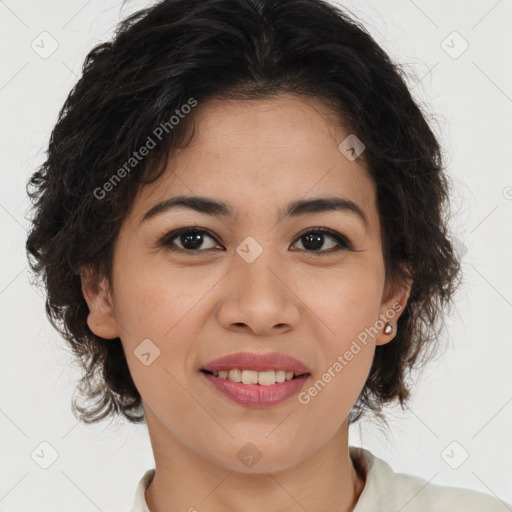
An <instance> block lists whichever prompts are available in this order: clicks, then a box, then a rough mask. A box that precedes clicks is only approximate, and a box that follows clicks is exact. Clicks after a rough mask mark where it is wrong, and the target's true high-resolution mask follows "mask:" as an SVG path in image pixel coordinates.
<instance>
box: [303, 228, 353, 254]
mask: <svg viewBox="0 0 512 512" xmlns="http://www.w3.org/2000/svg"><path fill="white" fill-rule="evenodd" d="M329 239H331V240H334V244H333V243H332V242H331V243H330V244H328V245H329V246H328V247H327V248H325V246H324V244H325V243H326V240H329ZM298 241H301V243H302V248H300V249H301V250H305V251H307V252H318V253H320V254H323V253H333V252H337V251H341V250H344V249H348V250H351V249H352V247H351V244H350V242H349V241H348V240H347V239H346V238H345V237H344V236H343V235H340V234H339V233H337V232H335V231H331V230H330V229H326V228H315V229H310V230H309V231H307V232H305V233H303V234H302V235H300V237H299V238H298ZM322 247H324V249H322Z"/></svg>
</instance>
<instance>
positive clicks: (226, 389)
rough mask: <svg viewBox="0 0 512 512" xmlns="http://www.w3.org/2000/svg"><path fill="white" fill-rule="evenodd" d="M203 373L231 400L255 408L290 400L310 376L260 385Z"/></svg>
mask: <svg viewBox="0 0 512 512" xmlns="http://www.w3.org/2000/svg"><path fill="white" fill-rule="evenodd" d="M201 373H202V374H203V375H204V376H205V377H206V378H207V379H208V380H209V381H210V382H211V383H212V384H213V386H214V387H215V389H217V390H218V391H220V392H221V393H223V394H224V395H226V396H227V397H228V398H231V400H234V401H235V402H237V403H239V404H242V405H247V406H249V407H255V408H262V407H270V406H272V405H277V404H280V403H281V402H284V401H285V400H288V399H289V398H291V397H292V396H294V395H296V394H297V393H298V392H299V391H300V389H301V388H302V386H303V385H304V382H305V381H306V380H307V379H308V378H309V374H306V375H302V376H300V377H296V378H295V379H291V380H285V381H284V382H276V383H275V384H271V385H270V386H260V385H259V384H242V383H241V382H233V381H231V380H229V379H221V378H219V377H215V376H213V375H210V374H209V373H205V372H201Z"/></svg>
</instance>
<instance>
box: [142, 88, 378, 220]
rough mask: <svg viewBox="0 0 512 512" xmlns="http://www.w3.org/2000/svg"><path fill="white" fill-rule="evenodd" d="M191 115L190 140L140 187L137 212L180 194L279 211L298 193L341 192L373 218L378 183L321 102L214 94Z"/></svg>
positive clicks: (346, 131)
mask: <svg viewBox="0 0 512 512" xmlns="http://www.w3.org/2000/svg"><path fill="white" fill-rule="evenodd" d="M193 115H194V138H193V140H192V142H191V144H190V145H189V146H188V147H187V148H185V149H180V150H176V151H174V152H172V153H171V155H170V157H169V161H168V166H167V169H166V172H165V174H164V175H163V176H162V178H160V179H159V180H158V181H157V182H155V183H154V184H151V185H149V186H146V187H144V188H143V189H142V190H141V192H140V194H139V196H138V198H137V200H136V202H135V203H136V204H134V209H133V214H134V216H135V217H137V218H138V219H140V218H141V217H142V216H143V215H144V213H145V212H146V211H147V208H148V207H150V206H151V205H153V204H155V203H156V202H158V201H161V200H164V199H167V198H169V197H170V196H172V195H181V194H187V195H200V196H207V197H212V198H215V199H221V200H222V201H224V202H227V203H229V204H232V205H233V207H234V208H235V210H236V211H238V210H241V211H242V210H243V211H244V213H245V212H247V211H251V212H253V213H254V212H256V211H257V210H261V209H262V208H264V209H266V210H272V211H273V212H274V214H275V212H276V211H277V210H279V209H282V206H284V205H285V204H288V203H289V202H291V201H294V200H297V199H300V198H307V197H309V196H310V197H313V196H314V197H318V196H322V195H323V196H327V195H329V196H332V195H340V196H343V197H347V198H349V199H351V200H352V201H354V202H356V203H357V204H358V205H359V206H360V207H361V208H362V209H363V210H364V211H365V213H366V214H367V216H368V217H369V218H371V217H372V216H373V217H375V214H376V210H375V187H374V183H373V180H372V179H371V178H370V177H369V176H368V173H367V170H366V168H365V165H364V163H363V161H362V158H358V159H356V160H353V161H351V160H349V159H348V158H346V156H344V154H343V153H342V152H341V151H340V149H339V145H340V143H341V142H342V141H344V140H345V139H346V138H347V137H348V136H349V135H350V134H351V131H350V129H348V128H347V127H346V126H343V125H342V120H340V119H339V117H338V116H337V115H336V114H335V113H334V112H332V111H331V110H330V109H329V108H328V107H327V106H326V105H325V104H324V103H323V102H322V101H321V100H319V99H315V98H302V97H297V96H293V95H280V96H278V97H275V98H273V99H269V100H251V101H243V100H236V101H235V100H219V99H216V100H209V101H207V102H205V103H204V104H199V105H198V106H197V107H196V110H195V111H194V114H193ZM370 220H372V219H370ZM373 220H375V218H374V219H373Z"/></svg>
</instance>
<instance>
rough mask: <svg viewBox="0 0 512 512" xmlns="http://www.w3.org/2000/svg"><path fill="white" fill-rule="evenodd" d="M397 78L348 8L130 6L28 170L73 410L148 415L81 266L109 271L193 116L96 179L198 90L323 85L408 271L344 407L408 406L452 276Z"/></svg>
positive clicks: (436, 161)
mask: <svg viewBox="0 0 512 512" xmlns="http://www.w3.org/2000/svg"><path fill="white" fill-rule="evenodd" d="M407 77H408V75H407V73H406V72H405V71H404V68H403V66H402V65H399V64H397V63H395V62H393V61H392V60H391V58H390V57H389V56H388V54H387V53H386V52H385V51H384V50H383V49H382V48H381V47H380V46H379V45H378V44H377V43H376V42H375V40H374V39H373V38H372V37H371V36H370V34H369V33H368V31H367V30H366V29H365V27H364V26H363V25H362V24H361V22H359V21H358V20H357V18H356V17H355V16H354V15H353V14H351V15H349V14H348V13H347V11H346V10H342V9H341V8H339V7H335V6H334V5H332V4H329V3H327V2H326V1H323V0H210V1H208V2H205V1H204V0H163V1H160V2H159V3H157V4H155V5H153V6H151V7H149V8H147V9H143V10H141V11H138V12H136V13H135V14H133V15H131V16H129V17H128V18H126V19H125V20H124V21H122V22H121V23H120V24H119V25H118V27H117V28H116V31H115V33H114V35H113V37H112V38H111V40H110V41H108V42H103V43H101V44H98V45H97V46H95V47H94V48H93V49H92V50H91V51H90V52H89V53H88V55H87V57H86V59H85V62H84V64H83V69H82V76H81V77H80V79H79V80H78V82H77V83H76V85H75V86H74V87H73V89H72V90H71V92H70V93H69V95H68V97H67V99H66V101H65V103H64V105H63V107H62V109H61V110H60V113H59V116H58V120H57V123H56V125H55V126H54V128H53V130H52V133H51V136H50V140H49V145H48V149H47V153H46V155H47V158H46V160H45V162H44V163H43V164H42V165H41V166H40V167H39V168H38V169H37V170H36V171H35V172H34V174H33V175H32V176H31V177H30V179H29V181H28V183H27V193H28V195H29V197H30V199H31V203H32V206H31V213H32V218H31V223H32V224H31V229H30V232H29V235H28V238H27V241H26V250H27V257H28V260H29V264H30V267H31V269H32V271H33V272H34V273H35V274H36V275H37V277H38V278H39V280H40V282H42V284H43V286H44V288H45V292H46V314H47V316H48V318H49V320H50V322H51V323H52V325H53V326H54V327H55V329H57V330H58V331H59V333H60V334H61V336H62V337H63V338H64V339H65V340H66V341H67V342H68V344H69V347H71V349H72V352H73V354H74V355H75V356H76V358H77V359H78V361H79V362H80V363H81V364H82V366H83V370H84V371H83V374H82V377H81V379H80V381H79V383H78V384H77V388H76V390H75V391H76V392H78V396H74V398H73V400H72V410H73V412H74V414H75V415H77V417H79V418H80V420H81V421H83V422H85V423H93V422H97V421H99V420H101V419H103V418H105V417H106V416H109V415H116V414H119V415H122V416H124V418H126V419H127V420H128V421H130V422H133V423H137V422H142V421H144V411H143V407H142V401H141V396H140V394H139V392H138V390H137V388H136V386H135V384H134V382H133V380H132V377H131V375H130V372H129V368H128V365H127V362H126V358H125V354H124V352H123V347H122V344H121V340H120V339H119V338H115V339H113V340H105V339H103V338H101V337H98V336H97V335H95V334H94V333H93V332H92V331H91V330H90V329H89V327H88V325H87V316H88V314H89V310H88V306H87V303H86V302H85V299H84V296H83V292H82V288H81V279H80V274H79V272H80V269H81V268H82V267H87V268H90V269H91V270H92V271H93V273H94V275H95V276H96V277H100V276H104V277H106V278H107V279H108V280H109V281H110V282H111V277H112V259H113V247H114V243H115V240H116V237H117V235H118V233H119V229H120V227H121V223H122V222H123V219H124V218H125V216H126V215H127V212H128V211H129V209H130V206H131V205H132V203H133V201H134V198H135V196H136V194H137V192H138V190H139V189H140V188H141V187H143V186H144V185H146V184H148V183H153V182H154V181H155V180H157V179H158V178H159V177H160V176H161V175H162V173H163V172H164V169H165V165H166V163H167V158H168V155H169V153H170V152H172V151H173V150H174V149H176V148H182V147H186V146H187V144H188V143H189V142H190V140H191V139H192V138H193V131H194V130H193V119H194V116H193V115H189V116H186V117H185V118H184V119H183V120H182V121H181V122H180V123H179V124H177V125H176V126H174V127H173V129H168V130H164V131H162V130H161V131H162V134H161V140H159V143H158V144H157V146H156V147H155V148H154V149H153V150H152V151H151V152H150V153H149V154H148V156H147V157H146V158H144V159H142V160H141V161H140V162H139V161H137V163H136V164H135V165H133V166H132V167H133V168H131V169H130V171H129V172H125V173H122V174H123V179H122V180H119V182H116V183H114V184H113V185H112V186H111V187H110V188H109V193H108V194H103V193H100V192H98V191H99V190H104V189H105V186H106V185H105V184H106V183H107V182H109V180H111V179H112V176H113V175H114V174H116V173H117V175H118V176H119V175H120V167H121V166H122V165H123V163H125V162H127V161H130V160H129V159H130V158H133V155H134V152H135V151H137V150H138V149H139V148H140V147H142V146H143V145H144V144H145V143H146V142H147V140H148V137H151V135H152V134H154V133H155V129H156V128H157V127H161V126H165V123H168V124H169V119H170V118H171V116H172V115H175V114H178V113H179V112H180V111H181V110H180V109H182V108H183V106H184V105H185V104H187V103H188V102H189V101H190V99H191V98H194V99H195V100H196V101H197V102H198V103H199V104H201V103H203V102H205V101H206V100H208V99H212V98H217V99H238V100H254V99H266V98H271V97H274V96H275V95H278V94H280V93H291V94H296V95H299V96H302V97H315V98H320V99H322V100H323V101H324V102H325V104H327V105H328V106H329V107H330V108H331V109H332V111H333V112H335V113H337V114H338V115H339V119H340V120H341V121H340V122H343V123H344V124H345V125H346V126H349V127H350V130H351V133H353V134H355V135H356V136H357V137H358V138H359V139H360V140H361V141H363V143H364V144H365V146H366V147H365V151H364V154H363V155H362V156H364V162H365V165H366V167H367V171H368V172H369V174H370V176H371V177H372V179H373V180H374V182H375V184H376V188H377V202H378V205H377V206H378V211H379V215H380V220H381V230H382V242H383V243H382V250H383V257H384V262H385V269H386V280H387V282H392V283H397V284H400V283H405V282H406V280H407V279H412V281H413V285H412V289H411V293H410V296H409V300H408V303H407V305H406V308H405V309H404V311H403V313H402V315H401V316H400V318H399V320H398V328H397V334H396V336H395V338H394V339H393V341H392V342H391V343H387V344H385V345H382V346H377V347H376V351H375V356H374V359H373V363H372V366H371V370H370V372H369V375H368V379H367V381H366V383H365V385H364V388H363V390H362V392H361V394H360V396H359V397H358V399H357V401H356V403H355V405H354V407H353V408H352V410H351V412H350V417H349V421H350V422H352V423H353V422H355V421H357V420H358V419H359V418H360V417H361V416H363V415H364V414H365V412H366V411H373V413H375V415H376V416H377V417H378V418H380V419H382V420H384V422H385V418H384V416H383V414H382V409H383V406H384V404H386V403H387V402H392V401H395V400H398V401H399V402H400V404H401V406H402V407H403V406H404V404H405V403H406V401H407V399H408V398H409V395H410V385H409V383H408V377H409V375H410V373H411V371H412V370H413V369H414V368H416V367H418V365H419V364H420V363H422V362H426V361H427V360H428V359H429V357H430V356H432V355H433V354H434V353H435V348H436V343H437V341H438V335H439V332H440V330H441V328H442V326H443V313H444V311H445V310H446V309H447V308H448V306H449V305H450V303H451V302H452V301H453V298H452V296H453V293H454V292H455V290H456V288H457V285H458V284H459V282H460V264H459V261H458V259H457V257H456V253H455V248H454V246H453V245H452V243H451V242H450V238H449V235H448V229H447V222H448V216H447V214H448V210H447V208H448V198H449V188H450V183H449V181H448V177H447V175H446V173H445V166H444V161H443V158H442V150H441V148H440V145H439V142H438V140H437V138H436V136H435V135H434V133H433V131H432V129H431V127H430V126H429V123H428V122H427V117H428V116H427V114H425V113H424V112H423V111H422V107H420V105H419V104H418V103H417V102H416V101H415V100H414V99H413V98H412V96H411V92H410V91H409V90H408V87H407V85H406V80H407ZM158 133H160V132H158ZM132 163H133V162H132ZM110 183H112V182H111V181H110ZM102 187H103V188H102ZM99 195H101V196H103V197H100V198H99V197H98V196H99ZM66 346H68V345H66ZM80 402H83V404H80Z"/></svg>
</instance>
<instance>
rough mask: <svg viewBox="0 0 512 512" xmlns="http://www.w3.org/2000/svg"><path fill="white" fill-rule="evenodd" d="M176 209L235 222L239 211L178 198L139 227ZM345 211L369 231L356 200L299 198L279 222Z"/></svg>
mask: <svg viewBox="0 0 512 512" xmlns="http://www.w3.org/2000/svg"><path fill="white" fill-rule="evenodd" d="M175 208H189V209H191V210H194V211H196V212H199V213H203V214H206V215H213V216H215V217H224V218H229V219H232V220H235V219H237V218H238V215H237V213H236V211H235V210H234V209H233V207H232V206H230V205H229V204H227V203H224V202H222V201H216V200H214V199H210V198H208V197H201V196H176V197H170V198H169V199H165V200H164V201H161V202H159V203H157V204H155V205H154V206H153V207H151V208H150V209H149V210H148V211H147V212H146V213H145V214H144V216H143V217H142V218H141V220H140V222H139V224H142V223H143V222H146V221H148V220H149V219H152V218H154V217H157V216H159V215H161V214H163V213H165V212H168V211H169V210H172V209H175ZM329 211H341V212H346V213H351V214H354V215H356V216H357V217H358V218H359V219H360V220H361V221H362V222H363V224H364V226H365V228H366V230H368V226H369V223H368V218H367V217H366V215H365V213H364V212H363V210H362V209H361V208H360V207H359V206H358V205H357V204H356V203H354V202H353V201H351V200H350V199H347V198H344V197H318V198H314V199H299V200H297V201H293V202H291V203H290V204H289V205H288V206H287V207H286V209H285V210H284V211H281V212H279V214H278V218H279V220H280V221H281V220H283V219H287V218H292V217H298V216H299V215H304V214H306V213H321V212H329Z"/></svg>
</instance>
